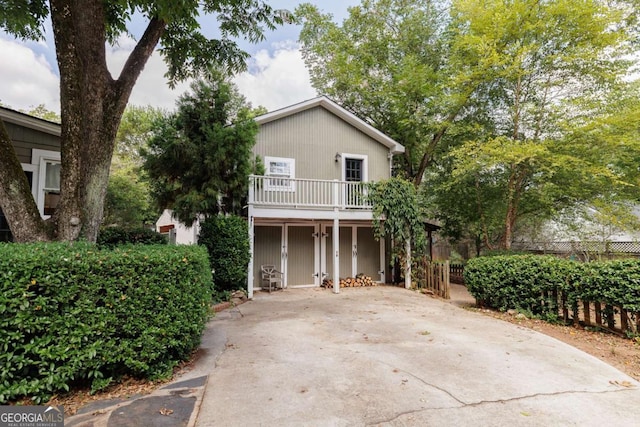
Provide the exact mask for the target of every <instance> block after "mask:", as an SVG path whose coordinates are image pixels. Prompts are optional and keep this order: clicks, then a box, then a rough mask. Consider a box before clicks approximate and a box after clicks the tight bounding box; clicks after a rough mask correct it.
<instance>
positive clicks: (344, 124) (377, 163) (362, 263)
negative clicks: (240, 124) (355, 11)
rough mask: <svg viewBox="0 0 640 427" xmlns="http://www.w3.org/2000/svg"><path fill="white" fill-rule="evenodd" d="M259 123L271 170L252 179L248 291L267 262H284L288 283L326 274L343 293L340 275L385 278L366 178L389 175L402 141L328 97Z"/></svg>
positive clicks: (260, 145)
mask: <svg viewBox="0 0 640 427" xmlns="http://www.w3.org/2000/svg"><path fill="white" fill-rule="evenodd" d="M256 121H257V122H258V124H259V125H260V130H259V133H258V136H257V141H256V145H255V147H254V152H255V153H256V154H257V155H259V156H260V157H261V158H262V160H263V162H264V165H265V169H266V173H265V175H264V176H252V177H250V185H249V200H248V205H249V206H248V221H249V230H250V231H249V233H250V240H251V253H252V261H251V264H250V266H249V281H248V282H249V283H248V291H249V297H251V296H252V294H253V290H254V289H256V288H258V287H259V286H260V283H261V281H260V280H261V277H260V267H261V266H262V265H275V266H277V267H279V269H280V271H281V272H283V276H284V277H283V282H284V283H283V284H284V285H285V286H287V287H303V286H320V285H321V284H322V281H323V279H324V278H329V279H332V280H333V283H334V291H335V292H338V282H339V278H344V277H354V276H356V275H357V274H365V275H367V276H370V277H372V278H373V279H374V280H375V281H379V282H382V283H384V282H385V278H386V276H387V274H389V272H387V271H386V269H387V265H388V262H387V259H386V254H385V242H384V241H376V240H375V238H374V233H373V228H372V220H373V213H372V207H371V205H370V203H369V201H368V200H367V198H366V197H365V195H366V191H367V190H366V185H364V184H363V183H366V182H371V181H379V180H383V179H388V178H389V177H391V166H392V159H393V155H394V154H400V153H403V152H404V147H403V146H402V145H400V144H398V143H397V142H396V141H394V140H393V139H391V138H389V137H388V136H386V135H384V134H383V133H381V132H380V131H378V130H377V129H375V128H374V127H372V126H371V125H369V124H368V123H366V122H365V121H363V120H362V119H360V118H358V117H356V116H355V115H353V114H352V113H350V112H348V111H347V110H345V109H344V108H342V107H340V106H339V105H337V104H336V103H335V102H333V101H331V100H330V99H328V98H326V97H319V98H315V99H312V100H309V101H305V102H302V103H299V104H295V105H292V106H289V107H286V108H283V109H281V110H277V111H274V112H270V113H267V114H265V115H262V116H259V117H257V118H256Z"/></svg>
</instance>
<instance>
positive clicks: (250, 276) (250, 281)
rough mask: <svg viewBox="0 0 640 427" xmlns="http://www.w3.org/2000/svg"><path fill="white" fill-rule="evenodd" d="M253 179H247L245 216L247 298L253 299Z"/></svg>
mask: <svg viewBox="0 0 640 427" xmlns="http://www.w3.org/2000/svg"><path fill="white" fill-rule="evenodd" d="M254 182H255V181H254V177H252V176H251V177H249V200H247V202H248V204H249V209H248V212H247V216H248V217H249V265H248V267H247V271H248V273H247V298H249V299H253V285H254V283H253V240H254V233H255V230H254V224H253V202H254V201H255V190H254V187H253V185H254Z"/></svg>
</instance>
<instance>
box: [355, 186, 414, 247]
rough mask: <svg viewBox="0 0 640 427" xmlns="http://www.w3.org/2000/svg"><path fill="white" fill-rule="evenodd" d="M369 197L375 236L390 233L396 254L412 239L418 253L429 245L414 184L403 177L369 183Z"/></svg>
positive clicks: (379, 236) (380, 236)
mask: <svg viewBox="0 0 640 427" xmlns="http://www.w3.org/2000/svg"><path fill="white" fill-rule="evenodd" d="M367 196H368V198H369V200H370V201H371V202H372V204H373V218H374V220H373V226H374V228H373V229H374V233H375V236H376V238H378V239H379V238H382V237H384V236H391V237H392V238H393V239H394V241H395V242H396V247H395V248H394V250H393V255H394V256H395V257H397V256H398V255H400V254H402V253H403V251H404V242H406V241H407V240H410V241H411V242H412V245H413V247H414V249H415V251H416V254H415V255H418V254H420V253H422V252H423V251H424V249H425V248H426V238H425V229H424V223H423V222H422V220H423V217H422V215H421V212H420V209H419V203H418V194H417V191H416V188H415V187H414V185H413V184H412V183H411V182H409V181H407V180H404V179H402V178H390V179H388V180H384V181H379V182H376V183H373V184H371V185H370V186H369V192H368V195H367Z"/></svg>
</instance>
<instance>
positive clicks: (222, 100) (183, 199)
mask: <svg viewBox="0 0 640 427" xmlns="http://www.w3.org/2000/svg"><path fill="white" fill-rule="evenodd" d="M254 115H255V111H253V110H252V109H251V105H250V104H248V103H247V102H246V100H245V98H244V97H243V96H242V95H240V93H239V92H238V90H237V88H236V87H235V86H234V85H233V84H232V83H230V82H229V80H228V78H226V77H225V76H224V75H223V74H222V73H221V72H219V71H212V72H211V73H210V74H209V75H208V76H207V77H206V78H204V79H200V80H197V81H196V82H194V83H193V84H192V85H191V93H187V94H185V95H183V96H182V97H181V98H180V99H179V101H178V109H177V112H176V113H175V114H172V115H169V116H167V117H166V119H164V120H162V121H160V122H159V126H158V128H157V129H156V132H155V136H154V137H153V138H152V139H151V141H150V143H149V148H148V149H146V150H144V151H143V153H142V156H143V158H144V169H145V170H146V171H147V173H148V175H149V179H150V182H151V189H152V193H153V196H154V198H155V200H156V202H157V203H158V205H159V207H161V208H170V209H173V211H174V215H175V216H176V217H177V218H178V219H179V220H180V221H182V222H184V223H185V224H187V225H191V224H192V223H193V222H194V220H195V219H197V218H199V217H200V216H204V217H209V216H213V215H216V214H218V213H221V212H223V213H234V214H239V213H241V211H242V206H243V201H244V198H245V197H246V192H247V188H248V179H247V178H248V175H249V174H251V173H252V172H254V168H255V166H256V162H255V161H254V159H253V156H252V153H251V149H252V148H253V146H254V144H255V138H256V135H257V133H258V125H257V124H256V122H255V121H254V120H253V117H254Z"/></svg>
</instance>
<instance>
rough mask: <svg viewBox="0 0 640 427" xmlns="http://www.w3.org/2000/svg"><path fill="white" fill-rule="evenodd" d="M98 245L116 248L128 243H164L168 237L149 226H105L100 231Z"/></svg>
mask: <svg viewBox="0 0 640 427" xmlns="http://www.w3.org/2000/svg"><path fill="white" fill-rule="evenodd" d="M97 243H98V246H100V247H103V248H114V247H116V246H119V245H126V244H143V245H162V244H166V243H167V238H166V237H165V236H163V235H162V234H160V233H158V232H156V231H154V230H150V229H148V228H143V227H139V228H131V229H129V228H123V227H103V228H101V229H100V232H99V233H98V239H97Z"/></svg>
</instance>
